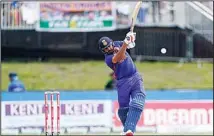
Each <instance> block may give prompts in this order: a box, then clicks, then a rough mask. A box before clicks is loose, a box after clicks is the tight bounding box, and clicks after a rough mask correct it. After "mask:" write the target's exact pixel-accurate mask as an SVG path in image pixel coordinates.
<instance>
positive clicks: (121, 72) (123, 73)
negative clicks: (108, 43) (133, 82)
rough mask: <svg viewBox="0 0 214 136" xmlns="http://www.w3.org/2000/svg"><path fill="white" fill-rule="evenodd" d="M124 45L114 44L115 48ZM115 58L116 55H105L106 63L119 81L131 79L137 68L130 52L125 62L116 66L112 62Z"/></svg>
mask: <svg viewBox="0 0 214 136" xmlns="http://www.w3.org/2000/svg"><path fill="white" fill-rule="evenodd" d="M122 45H123V42H122V41H114V42H113V46H114V47H121V46H122ZM113 56H114V54H105V62H106V64H107V65H108V67H110V68H111V69H112V70H113V71H114V73H115V76H116V79H117V80H120V79H123V78H128V77H131V76H132V75H134V74H135V73H136V72H137V69H136V66H135V64H134V62H133V60H132V58H131V56H130V55H129V54H128V52H126V58H125V59H124V60H122V61H121V62H118V63H115V64H114V63H113V62H112V58H113Z"/></svg>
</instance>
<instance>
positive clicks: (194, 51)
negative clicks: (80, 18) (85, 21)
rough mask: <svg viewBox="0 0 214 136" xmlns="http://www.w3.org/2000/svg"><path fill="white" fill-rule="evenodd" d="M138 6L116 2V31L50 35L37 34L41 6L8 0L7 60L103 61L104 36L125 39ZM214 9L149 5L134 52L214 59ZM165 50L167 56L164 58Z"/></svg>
mask: <svg viewBox="0 0 214 136" xmlns="http://www.w3.org/2000/svg"><path fill="white" fill-rule="evenodd" d="M135 3H136V2H128V3H127V2H124V1H121V2H119V1H118V2H117V3H116V6H115V7H116V9H115V10H116V22H117V29H116V30H115V31H105V32H69V33H68V32H57V33H49V32H40V31H37V30H36V25H37V20H38V15H39V14H38V2H2V3H1V10H2V11H1V28H2V30H1V32H2V37H1V38H2V47H3V49H2V58H3V59H4V58H8V57H20V55H21V56H22V57H83V58H84V57H87V58H88V56H89V55H90V57H91V58H93V59H95V58H98V59H100V58H102V54H101V53H100V52H99V51H98V48H97V40H98V39H99V38H100V37H101V36H103V35H106V36H110V37H112V38H113V39H114V40H118V39H121V40H122V39H123V38H124V34H125V33H126V32H128V31H129V24H130V22H129V21H128V20H130V19H129V17H130V14H131V12H132V9H133V7H134V6H135ZM127 9H129V10H127ZM212 9H213V2H203V1H202V2H167V1H153V2H144V3H143V5H142V8H141V9H140V12H139V14H138V21H137V24H136V28H135V31H136V32H137V41H136V42H137V46H136V48H135V49H134V50H132V51H131V54H132V55H133V57H135V58H136V59H142V58H144V59H148V60H176V61H177V60H179V59H181V58H189V59H190V60H194V58H206V59H209V58H212V57H213V11H212ZM11 39H13V40H11ZM161 48H166V49H167V53H166V54H162V53H161V52H160V50H161ZM90 57H89V58H90Z"/></svg>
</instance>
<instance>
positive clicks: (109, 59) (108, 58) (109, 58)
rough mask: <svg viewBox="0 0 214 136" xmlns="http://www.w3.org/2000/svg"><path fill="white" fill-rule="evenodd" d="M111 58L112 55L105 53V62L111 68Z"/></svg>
mask: <svg viewBox="0 0 214 136" xmlns="http://www.w3.org/2000/svg"><path fill="white" fill-rule="evenodd" d="M112 58H113V55H106V56H105V62H106V64H107V65H108V66H109V67H110V68H111V69H112V68H113V62H112Z"/></svg>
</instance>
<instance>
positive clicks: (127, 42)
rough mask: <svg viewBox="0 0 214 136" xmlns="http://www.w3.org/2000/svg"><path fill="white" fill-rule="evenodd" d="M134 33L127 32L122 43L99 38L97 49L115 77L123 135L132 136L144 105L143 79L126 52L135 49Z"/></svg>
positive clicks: (107, 38)
mask: <svg viewBox="0 0 214 136" xmlns="http://www.w3.org/2000/svg"><path fill="white" fill-rule="evenodd" d="M135 35H136V33H133V32H129V33H127V34H126V37H125V39H124V40H123V41H113V40H112V39H110V38H109V37H102V38H100V40H99V42H98V44H99V49H100V50H101V51H102V52H103V53H104V55H105V62H106V64H107V66H108V67H110V68H111V69H112V70H113V71H114V74H115V77H116V83H117V84H116V87H117V91H118V102H119V109H118V116H119V118H120V120H121V122H122V124H123V127H124V129H123V133H124V134H125V135H126V136H133V134H134V132H135V129H136V125H137V123H138V120H139V119H140V116H141V113H142V111H143V108H144V104H145V97H146V95H145V90H144V86H143V79H142V77H141V76H140V74H139V73H138V71H137V69H136V66H135V64H134V62H133V60H132V58H131V57H130V55H129V54H128V52H127V51H126V49H127V48H128V49H130V48H134V47H135Z"/></svg>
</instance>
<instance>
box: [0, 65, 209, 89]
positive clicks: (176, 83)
mask: <svg viewBox="0 0 214 136" xmlns="http://www.w3.org/2000/svg"><path fill="white" fill-rule="evenodd" d="M136 65H137V68H138V69H139V72H140V73H141V74H143V77H144V82H145V88H146V89H161V88H191V89H194V88H196V89H207V88H212V87H213V65H212V64H211V63H203V66H202V68H197V64H195V63H189V64H184V65H183V66H182V67H179V66H178V63H166V62H165V63H164V62H157V63H149V62H144V63H136ZM11 71H14V72H17V73H18V74H19V77H20V79H21V80H22V81H23V82H24V83H25V84H26V88H27V89H28V90H36V89H39V90H47V89H65V90H71V89H78V90H82V89H89V90H90V89H91V90H92V89H103V88H104V84H105V83H106V82H107V80H108V79H109V76H108V74H109V73H110V72H111V70H110V69H109V68H108V67H107V66H106V65H105V63H104V62H103V61H86V62H83V61H79V62H61V63H59V62H57V63H56V62H46V63H39V62H31V63H20V62H3V63H2V72H1V74H2V75H1V76H2V77H1V78H2V80H1V81H2V89H3V90H5V89H7V86H8V73H9V72H11Z"/></svg>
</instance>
